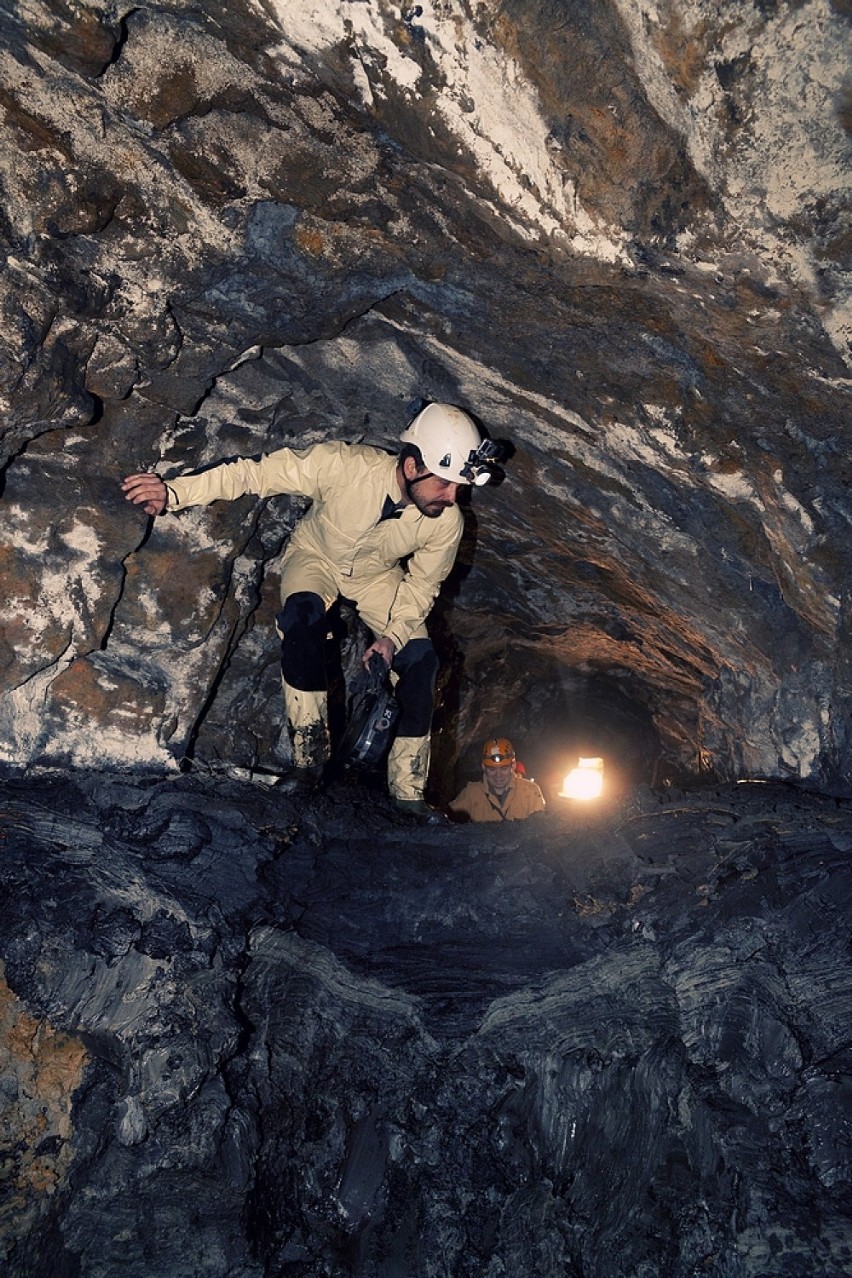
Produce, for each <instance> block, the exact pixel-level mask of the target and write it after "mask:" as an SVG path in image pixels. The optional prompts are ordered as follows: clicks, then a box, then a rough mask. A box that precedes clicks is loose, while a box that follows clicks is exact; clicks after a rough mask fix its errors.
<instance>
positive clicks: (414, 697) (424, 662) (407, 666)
mask: <svg viewBox="0 0 852 1278" xmlns="http://www.w3.org/2000/svg"><path fill="white" fill-rule="evenodd" d="M439 666H440V662H439V661H438V654H437V652H436V651H435V648H434V645H433V644H432V640H431V639H409V641H408V643H407V644H406V645H405V647H404V648H401V649H400V650H399V652H398V653H397V654H396V656H395V657H394V659H393V667H392V668H393V670H394V672H395V673H396V674H397V675H399V681H398V683H397V685H396V698H397V701H398V702H399V709H400V715H399V723H398V725H397V730H396V733H397V736H399V737H425V736H426V734H427V733H428V731H429V729H430V728H431V726H432V711H433V708H434V705H435V681H436V679H437V677H438V668H439Z"/></svg>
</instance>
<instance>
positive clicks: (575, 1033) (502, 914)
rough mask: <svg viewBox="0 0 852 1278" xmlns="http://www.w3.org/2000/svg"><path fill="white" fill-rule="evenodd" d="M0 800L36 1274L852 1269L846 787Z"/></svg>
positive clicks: (55, 777)
mask: <svg viewBox="0 0 852 1278" xmlns="http://www.w3.org/2000/svg"><path fill="white" fill-rule="evenodd" d="M0 797H2V804H1V805H0V825H1V826H2V837H3V846H2V858H0V872H1V873H2V895H0V900H2V907H0V908H2V927H0V958H2V960H3V962H4V964H5V973H6V980H7V982H8V986H9V989H10V994H9V997H8V1000H7V1001H6V1002H5V1003H4V1004H3V1007H4V1008H11V1009H13V1010H12V1012H9V1013H4V1015H3V1018H2V1019H0V1027H2V1030H3V1038H2V1043H0V1052H2V1053H3V1056H2V1059H3V1062H4V1070H3V1080H4V1081H3V1086H4V1096H3V1121H4V1129H3V1164H2V1165H3V1178H4V1188H5V1189H6V1191H7V1202H9V1203H10V1204H11V1206H7V1208H6V1209H5V1210H4V1214H3V1218H2V1219H3V1230H2V1246H3V1250H4V1256H3V1262H4V1272H5V1273H8V1274H9V1275H10V1278H42V1276H44V1278H64V1276H66V1275H67V1276H68V1278H72V1276H75V1278H76V1276H77V1275H80V1276H85V1278H108V1276H109V1278H113V1276H114V1275H115V1274H116V1273H125V1274H127V1275H138V1276H139V1278H143V1276H144V1278H182V1276H185V1278H226V1276H228V1278H233V1276H234V1275H245V1276H246V1278H249V1276H252V1278H255V1276H257V1278H260V1276H261V1275H285V1274H286V1275H293V1276H294V1278H319V1276H320V1275H326V1276H327V1278H343V1276H344V1275H350V1276H358V1278H367V1276H370V1278H379V1276H381V1278H414V1275H422V1276H423V1278H431V1276H432V1275H434V1276H435V1278H438V1276H439V1275H440V1276H443V1275H448V1274H452V1275H454V1276H458V1278H462V1276H470V1278H474V1276H475V1278H481V1276H482V1275H488V1276H489V1278H496V1276H497V1275H501V1276H502V1275H508V1274H511V1275H533V1274H535V1275H536V1276H537V1278H538V1276H541V1278H557V1276H559V1278H564V1276H565V1275H576V1278H580V1275H583V1276H584V1278H589V1276H593V1278H636V1276H637V1275H648V1276H649V1278H650V1276H651V1275H654V1276H657V1275H660V1274H666V1275H672V1276H673V1278H687V1275H689V1276H690V1278H691V1276H692V1275H695V1274H697V1273H708V1274H713V1275H718V1276H722V1275H724V1276H726V1278H728V1276H729V1278H761V1276H764V1275H778V1276H779V1278H780V1276H781V1275H784V1276H788V1275H805V1274H819V1275H821V1276H824V1278H840V1275H841V1274H844V1273H846V1272H848V1270H849V1266H850V1263H851V1262H852V1251H850V1233H849V1225H850V1221H849V1201H850V1197H849V1188H850V1186H849V1180H850V1169H852V1149H851V1148H850V1141H849V1130H848V1102H849V1093H850V1078H849V1067H850V1058H849V1042H848V1019H847V1018H848V1005H849V1004H848V997H849V962H848V920H849V906H850V888H851V887H852V880H851V879H850V870H849V854H850V850H852V811H850V806H849V802H848V801H847V800H843V799H839V798H831V797H827V796H821V795H819V794H815V793H808V792H805V791H803V790H797V789H794V788H793V787H789V786H783V785H780V784H779V785H762V786H758V785H741V786H729V787H715V788H712V789H692V790H679V791H675V790H670V791H659V790H658V791H650V790H648V789H647V788H643V789H639V790H635V791H632V792H627V793H625V794H623V795H622V797H621V799H620V801H619V802H618V804H617V805H616V806H615V807H613V808H611V809H610V810H609V811H608V812H605V813H601V814H599V815H598V816H590V815H588V813H587V812H586V813H583V812H580V811H579V810H572V811H570V812H569V811H566V810H564V809H561V808H559V807H558V806H557V804H556V802H555V801H554V802H553V803H552V804H551V807H550V809H549V811H548V812H547V813H546V814H543V815H542V816H540V817H536V818H533V819H531V820H529V821H527V822H524V823H515V824H512V825H509V826H505V827H499V828H496V829H495V828H494V827H486V826H479V827H477V826H470V825H467V826H456V825H448V826H446V827H440V828H435V827H423V826H419V825H416V824H414V823H413V822H411V821H410V820H409V819H407V818H404V817H401V816H398V815H396V814H395V813H394V812H393V811H392V809H390V807H389V806H388V805H387V801H386V799H385V798H384V797H383V795H382V794H381V793H380V792H379V791H377V790H375V789H373V788H371V787H370V786H368V785H365V784H363V783H357V779H356V778H354V777H348V778H344V779H342V780H339V781H337V782H336V783H334V784H333V785H332V786H331V787H330V788H329V789H328V790H327V792H326V793H324V794H321V795H318V796H316V797H315V798H313V799H311V800H310V801H307V802H306V801H298V802H297V801H294V800H292V799H287V798H286V797H284V796H280V795H277V794H276V792H275V790H274V789H265V788H262V787H257V786H251V785H247V784H246V783H244V782H239V781H236V780H233V779H228V778H227V777H225V776H219V777H214V776H212V775H205V774H202V773H201V772H200V771H196V772H194V773H192V774H189V775H185V776H181V775H178V776H175V777H174V778H172V779H169V780H163V779H162V778H156V777H150V776H148V777H144V776H143V777H138V776H137V777H133V776H128V775H118V774H97V773H87V772H83V771H78V772H72V773H59V772H47V773H44V774H41V775H38V774H34V775H31V776H30V777H29V778H27V779H23V778H21V777H16V776H10V777H8V778H7V779H6V781H5V783H4V784H3V788H2V796H0ZM15 1008H17V1011H14V1009H15ZM22 1024H23V1025H25V1026H27V1027H28V1028H26V1031H25V1032H22V1030H21V1028H20V1027H21V1025H22ZM16 1026H17V1027H18V1028H15V1027H16ZM22 1041H24V1042H26V1043H28V1044H30V1048H28V1050H27V1051H25V1052H22V1051H21V1042H22ZM33 1044H40V1045H41V1047H40V1049H39V1050H41V1051H42V1053H43V1054H44V1061H48V1062H50V1061H53V1066H52V1067H51V1068H52V1072H51V1070H49V1069H48V1065H47V1064H45V1063H44V1061H43V1063H42V1066H41V1067H40V1069H41V1073H40V1078H41V1082H40V1083H39V1084H38V1085H37V1086H36V1085H34V1082H33V1079H34V1077H35V1074H34V1070H36V1067H35V1066H34V1065H33V1061H34V1059H35V1054H34V1052H35V1049H34V1048H33V1046H32V1045H33ZM57 1059H60V1060H61V1061H62V1062H64V1064H63V1065H62V1067H61V1068H60V1067H59V1066H58V1065H57V1064H56V1060H57ZM36 1072H38V1071H37V1070H36ZM51 1079H52V1080H53V1081H52V1082H51ZM63 1080H64V1081H63ZM39 1106H41V1112H42V1113H43V1114H44V1116H45V1121H42V1122H41V1124H39V1122H37V1121H36V1115H37V1111H38V1110H39ZM48 1120H49V1121H48ZM38 1160H40V1161H38ZM36 1165H38V1168H39V1174H38V1175H36V1174H35V1172H34V1171H33V1168H34V1167H36Z"/></svg>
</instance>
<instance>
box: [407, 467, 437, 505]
mask: <svg viewBox="0 0 852 1278" xmlns="http://www.w3.org/2000/svg"><path fill="white" fill-rule="evenodd" d="M403 478H404V479H405V495H406V497H407V498H408V500H409V501H414V498H413V497H412V495H411V490H412V488H413V487H414V485H415V484H422V482H423V480H424V479H433V478H434V476H433V474H432V472H431V470H427V471H426V474H425V475H415V476H414V478H413V479H409V478H408V476H407V475H405V473H404V472H403Z"/></svg>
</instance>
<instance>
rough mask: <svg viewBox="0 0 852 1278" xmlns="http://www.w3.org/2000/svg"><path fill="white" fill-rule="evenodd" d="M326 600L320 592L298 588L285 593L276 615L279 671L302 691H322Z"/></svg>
mask: <svg viewBox="0 0 852 1278" xmlns="http://www.w3.org/2000/svg"><path fill="white" fill-rule="evenodd" d="M325 613H326V609H325V604H324V603H323V601H322V599H321V598H320V596H319V595H315V594H314V593H313V592H312V591H309V590H299V591H297V592H296V593H295V594H293V595H288V596H287V598H286V599H285V601H284V607H283V608H282V609H281V611H280V612H279V613H278V615H277V617H276V618H275V624H276V626H277V628H278V633H279V634H280V635H281V674H282V676H283V678H284V682H285V683H289V685H290V687H291V688H299V689H300V690H301V691H302V692H323V691H324V690H325V686H326V678H325V654H324V651H323V650H324V648H325V637H326V630H327V622H326V615H325Z"/></svg>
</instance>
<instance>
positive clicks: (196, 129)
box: [0, 0, 852, 786]
mask: <svg viewBox="0 0 852 1278" xmlns="http://www.w3.org/2000/svg"><path fill="white" fill-rule="evenodd" d="M0 32H1V33H2V34H0V47H2V51H3V68H4V69H3V72H2V81H0V106H2V113H3V114H2V129H3V145H2V152H1V153H0V184H2V217H3V241H4V247H5V262H4V265H3V269H2V276H0V307H2V332H0V352H2V365H0V394H2V397H3V401H4V418H5V425H4V429H3V439H2V457H3V466H4V472H3V473H4V490H3V508H4V510H3V520H2V529H0V539H2V543H1V544H0V554H2V558H3V567H4V594H5V610H4V611H5V621H4V627H3V632H2V636H0V669H2V672H3V683H4V697H3V703H2V704H3V708H2V710H1V711H0V758H2V759H3V761H5V762H6V763H7V764H11V765H20V764H32V763H48V764H50V763H68V762H77V763H85V764H99V763H102V764H104V765H115V764H118V765H121V766H125V765H133V766H145V767H148V766H150V767H155V768H163V767H173V766H174V765H175V764H176V763H179V762H180V761H181V760H182V759H185V758H187V757H190V756H191V757H194V758H198V759H207V760H226V761H229V762H231V763H235V764H239V765H252V764H255V763H263V762H264V761H269V760H270V759H272V758H274V757H275V755H276V751H278V750H280V749H281V746H280V742H279V729H280V715H279V711H278V707H277V678H278V676H277V671H276V662H277V653H276V642H275V638H274V628H273V618H274V614H275V611H276V603H277V577H276V564H277V560H278V558H279V556H280V554H281V551H282V549H283V547H284V546H285V545H286V539H287V537H288V535H289V533H290V531H291V530H292V528H293V526H294V523H295V520H296V519H297V518H298V516H299V514H300V512H301V509H302V506H301V504H300V502H299V500H296V499H289V498H277V499H273V500H271V501H268V502H265V503H259V502H257V501H254V500H249V499H241V500H240V501H238V502H236V503H233V504H231V505H228V506H226V507H212V508H209V509H205V510H195V511H190V512H187V513H186V514H183V515H181V516H180V517H176V518H167V519H164V520H160V521H157V524H156V526H155V527H151V526H149V523H148V522H146V520H145V518H144V516H143V515H142V514H141V512H140V511H139V510H138V509H131V508H129V507H128V506H127V505H126V503H125V502H124V501H123V499H122V496H121V493H120V491H119V488H118V481H119V479H120V477H121V476H122V475H123V474H125V473H127V472H128V471H130V470H135V469H142V468H146V469H147V468H151V467H155V468H156V469H157V470H158V471H159V472H160V473H161V474H162V475H164V476H167V475H169V474H176V473H178V472H179V471H181V470H183V469H188V468H193V467H197V466H199V465H206V464H209V463H211V462H213V461H215V460H218V459H221V458H225V457H228V456H233V455H237V454H256V453H259V452H262V451H268V450H269V449H272V448H277V447H281V446H284V445H287V444H295V445H306V444H310V443H313V442H316V441H318V440H321V439H328V438H339V439H344V440H349V441H354V440H363V441H365V442H369V443H375V444H379V445H382V446H386V447H389V448H392V447H393V446H394V444H395V441H396V439H397V437H398V434H399V431H400V430H401V429H402V427H403V426H404V424H405V422H406V420H407V415H408V414H409V413H410V411H411V408H412V405H413V404H415V402H416V401H417V400H418V399H421V398H422V399H426V400H433V399H442V400H449V401H451V402H455V403H459V404H461V405H463V406H465V407H467V408H469V409H470V410H472V411H473V412H474V413H475V414H476V415H477V416H478V417H479V419H480V420H481V422H482V423H483V424H484V426H485V427H486V428H487V429H488V431H489V432H490V434H491V435H492V436H494V437H496V438H500V439H504V440H508V441H510V443H511V445H512V450H513V455H512V456H511V458H510V460H509V461H508V462H507V464H506V479H505V481H504V482H503V483H502V484H500V485H499V486H497V487H494V488H493V489H491V488H489V489H486V490H484V491H477V492H476V494H475V495H474V497H473V500H472V502H471V503H470V506H469V508H468V510H467V534H466V538H465V541H464V543H463V549H462V553H461V555H460V558H459V562H458V564H457V567H456V570H455V572H454V574H453V577H452V579H451V580H450V581H449V582H448V583H447V587H446V589H445V591H444V594H443V596H442V599H441V601H440V603H439V605H438V607H437V608H436V611H435V614H434V626H433V629H434V634H435V637H436V641H437V642H438V645H439V648H440V649H441V652H442V655H443V657H444V659H445V678H444V681H443V684H442V696H443V702H442V705H441V706H439V717H438V721H437V722H438V725H439V728H440V732H441V734H442V740H443V744H442V745H441V746H440V748H439V750H438V753H437V757H438V758H439V759H441V758H443V759H444V760H445V761H446V765H447V766H450V764H452V763H453V762H454V761H455V760H456V759H457V758H458V756H459V754H460V753H461V752H462V751H463V750H464V749H465V748H466V747H467V746H468V745H469V743H470V741H471V740H473V739H474V738H475V737H476V736H477V734H479V733H481V732H483V731H491V730H493V729H494V727H495V726H498V725H499V726H500V727H502V728H503V729H504V730H506V731H510V732H512V733H513V734H515V735H517V736H518V737H519V738H520V739H521V741H522V742H523V741H525V740H527V739H528V740H529V743H530V746H531V747H532V745H533V743H534V738H535V724H536V723H537V722H538V723H541V722H542V721H543V716H545V717H547V727H548V731H549V732H551V733H552V734H553V733H555V734H557V735H558V723H559V721H560V718H562V719H564V720H565V721H566V722H568V721H570V720H571V716H572V713H573V710H572V706H574V707H576V704H577V699H578V696H579V692H578V690H580V691H581V692H582V697H583V699H584V703H585V704H586V705H587V706H588V705H591V706H592V708H593V709H594V706H595V702H596V698H597V704H598V706H599V709H600V713H601V714H603V715H605V714H606V713H607V708H609V711H613V707H617V706H619V705H623V704H627V705H631V706H633V707H634V709H635V716H634V717H635V722H636V723H637V724H641V729H642V732H645V731H646V729H647V730H648V731H649V732H651V733H652V734H653V737H654V740H655V742H656V745H655V747H654V749H655V750H656V751H657V753H658V755H659V758H660V759H661V760H662V761H663V767H664V769H669V770H673V771H675V772H677V773H679V774H680V775H694V774H697V773H700V772H702V771H704V772H707V773H709V774H711V775H715V776H721V777H725V778H735V777H742V776H775V777H784V778H790V777H792V778H802V779H808V780H811V781H814V782H815V783H817V784H822V785H832V786H843V785H846V786H849V785H850V784H852V780H850V772H849V753H850V744H852V740H850V737H851V736H852V733H850V725H849V714H848V705H849V693H850V683H852V680H850V665H849V645H848V626H849V583H850V551H849V541H850V538H849V524H850V502H849V496H848V493H849V438H850V430H849V420H850V419H849V337H850V321H849V282H848V279H849V277H848V273H847V269H848V249H849V221H848V175H849V136H848V133H849V120H850V108H849V99H848V91H847V95H846V96H844V75H845V73H846V68H847V65H848V48H849V9H848V6H847V5H846V4H844V3H841V0H835V3H827V2H821V0H804V2H803V3H796V4H782V3H762V4H750V3H735V4H730V5H726V6H724V7H723V8H720V7H719V6H718V5H715V4H710V3H708V2H706V0H687V3H678V4H674V3H673V0H660V3H657V4H652V3H648V4H644V3H640V2H639V0H607V3H602V4H597V5H592V4H590V3H581V2H576V3H568V4H566V3H556V2H555V0H505V2H503V3H489V4H484V5H471V4H467V3H464V0H442V2H440V3H438V2H436V3H434V4H432V3H424V4H417V5H413V6H411V7H409V8H405V7H402V8H399V7H396V6H392V5H389V4H387V3H385V2H384V0H379V2H377V3H370V4H363V3H354V2H353V3H342V2H340V3H334V2H333V0H324V2H319V0H318V2H317V3H315V4H313V5H306V6H292V5H288V4H285V3H284V2H283V0H277V2H274V0H267V3H264V4H249V3H231V4H229V5H227V6H222V5H217V4H212V3H209V2H204V3H195V4H191V5H190V4H182V3H174V4H152V5H146V6H145V7H144V8H134V7H127V6H121V5H116V4H113V3H91V4H73V3H70V2H69V3H54V4H50V5H47V4H39V3H35V2H30V3H20V4H9V3H6V4H3V6H2V26H0ZM446 672H449V674H447V673H446ZM450 676H451V677H450ZM548 716H549V717H548ZM628 717H629V716H628ZM637 731H638V729H637ZM646 779H647V778H646Z"/></svg>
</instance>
